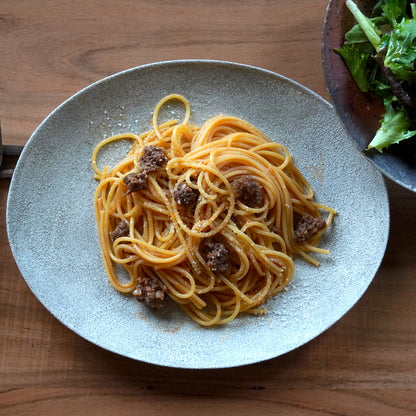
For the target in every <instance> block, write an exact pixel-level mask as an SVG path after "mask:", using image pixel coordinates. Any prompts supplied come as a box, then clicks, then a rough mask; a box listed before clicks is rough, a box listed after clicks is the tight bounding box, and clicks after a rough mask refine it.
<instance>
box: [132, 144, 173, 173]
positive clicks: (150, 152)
mask: <svg viewBox="0 0 416 416" xmlns="http://www.w3.org/2000/svg"><path fill="white" fill-rule="evenodd" d="M167 161H168V158H167V156H166V153H165V149H163V147H160V146H155V145H153V144H150V145H149V146H145V147H144V148H143V154H142V155H141V156H140V159H139V163H140V171H141V172H143V173H145V174H148V173H151V172H155V171H156V170H158V169H159V168H161V167H162V166H164V165H166V163H167Z"/></svg>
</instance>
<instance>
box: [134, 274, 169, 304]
mask: <svg viewBox="0 0 416 416" xmlns="http://www.w3.org/2000/svg"><path fill="white" fill-rule="evenodd" d="M133 296H134V297H135V298H136V299H137V300H138V301H139V302H143V303H144V304H145V305H147V306H150V307H151V308H155V309H159V308H161V307H162V306H163V305H164V301H165V299H166V294H165V289H164V288H163V287H162V286H161V285H160V284H159V283H158V282H156V281H155V280H154V279H152V278H150V277H143V276H141V277H139V280H138V281H137V286H136V289H134V291H133Z"/></svg>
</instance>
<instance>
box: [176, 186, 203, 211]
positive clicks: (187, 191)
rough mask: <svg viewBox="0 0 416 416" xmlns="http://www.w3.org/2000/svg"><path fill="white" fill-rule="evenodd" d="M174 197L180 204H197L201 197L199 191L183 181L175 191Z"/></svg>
mask: <svg viewBox="0 0 416 416" xmlns="http://www.w3.org/2000/svg"><path fill="white" fill-rule="evenodd" d="M173 198H174V199H175V201H176V202H177V203H178V204H179V205H185V206H190V205H195V204H196V203H197V201H198V198H199V191H198V189H194V188H191V187H190V186H189V185H188V184H187V183H186V182H181V183H180V184H179V185H178V187H177V188H176V190H175V191H174V193H173Z"/></svg>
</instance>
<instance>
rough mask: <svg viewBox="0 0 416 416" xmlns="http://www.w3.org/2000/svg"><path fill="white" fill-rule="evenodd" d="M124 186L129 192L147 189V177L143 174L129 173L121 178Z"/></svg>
mask: <svg viewBox="0 0 416 416" xmlns="http://www.w3.org/2000/svg"><path fill="white" fill-rule="evenodd" d="M123 182H124V185H126V186H127V188H129V191H130V192H137V191H141V190H143V189H146V188H147V185H148V182H147V175H146V174H145V173H143V172H139V173H129V174H128V175H126V176H125V177H124V178H123Z"/></svg>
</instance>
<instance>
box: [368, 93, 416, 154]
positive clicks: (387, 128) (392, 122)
mask: <svg viewBox="0 0 416 416" xmlns="http://www.w3.org/2000/svg"><path fill="white" fill-rule="evenodd" d="M384 107H385V108H386V113H385V114H384V116H383V118H382V121H381V127H380V128H379V129H378V130H377V133H376V135H375V136H374V138H373V140H372V141H371V143H370V144H369V145H368V147H367V150H368V149H373V148H374V149H377V150H378V151H379V152H381V153H382V152H383V149H384V148H386V147H389V146H390V145H392V144H395V143H399V142H401V141H402V140H405V139H409V138H411V137H413V136H414V135H415V134H416V131H410V130H409V128H410V122H409V119H408V118H407V116H406V113H405V111H404V109H403V107H401V106H398V105H397V99H396V97H392V98H389V99H385V100H384Z"/></svg>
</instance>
